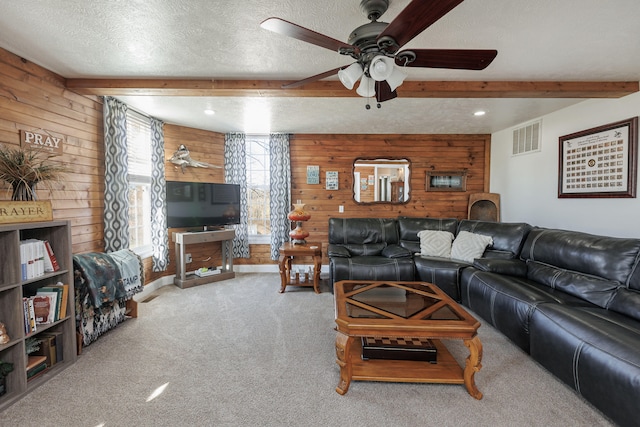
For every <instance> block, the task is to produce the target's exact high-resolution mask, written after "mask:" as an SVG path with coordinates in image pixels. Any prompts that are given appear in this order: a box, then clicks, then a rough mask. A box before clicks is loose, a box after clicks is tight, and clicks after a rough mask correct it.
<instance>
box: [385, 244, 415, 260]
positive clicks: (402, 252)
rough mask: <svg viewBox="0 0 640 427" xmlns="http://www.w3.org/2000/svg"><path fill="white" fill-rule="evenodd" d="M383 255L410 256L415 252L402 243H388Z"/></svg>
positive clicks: (393, 256)
mask: <svg viewBox="0 0 640 427" xmlns="http://www.w3.org/2000/svg"><path fill="white" fill-rule="evenodd" d="M381 255H382V256H383V257H386V258H410V257H411V256H412V255H413V254H412V253H411V251H409V250H408V249H405V248H403V247H402V246H400V245H387V246H386V247H385V248H384V249H383V250H382V253H381Z"/></svg>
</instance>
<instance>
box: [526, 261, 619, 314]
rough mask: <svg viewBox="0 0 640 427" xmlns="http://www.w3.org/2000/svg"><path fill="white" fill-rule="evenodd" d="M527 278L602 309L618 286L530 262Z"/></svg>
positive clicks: (528, 263) (591, 277)
mask: <svg viewBox="0 0 640 427" xmlns="http://www.w3.org/2000/svg"><path fill="white" fill-rule="evenodd" d="M527 277H528V278H529V279H530V280H533V281H535V282H537V283H540V284H543V285H545V286H549V287H550V288H553V289H558V290H560V291H562V292H566V293H567V294H569V295H573V296H574V297H578V298H582V299H584V300H586V301H589V302H590V303H592V304H595V305H597V306H599V307H602V308H606V307H607V305H608V304H609V302H610V301H611V299H612V298H613V296H614V294H615V292H616V290H617V289H618V287H619V286H620V283H618V282H613V281H611V280H605V279H602V278H600V277H596V276H591V275H589V274H583V273H579V272H575V271H568V270H563V269H559V268H557V267H555V266H552V265H548V264H543V263H541V262H537V261H531V260H529V261H527Z"/></svg>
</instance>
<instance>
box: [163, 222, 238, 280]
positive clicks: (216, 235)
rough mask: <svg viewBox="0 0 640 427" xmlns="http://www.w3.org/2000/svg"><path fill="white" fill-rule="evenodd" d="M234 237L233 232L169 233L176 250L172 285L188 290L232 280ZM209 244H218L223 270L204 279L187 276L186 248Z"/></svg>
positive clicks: (233, 275)
mask: <svg viewBox="0 0 640 427" xmlns="http://www.w3.org/2000/svg"><path fill="white" fill-rule="evenodd" d="M235 236H236V232H235V231H234V230H215V231H199V232H192V233H171V240H172V241H173V242H175V249H176V277H175V279H173V283H174V284H175V285H177V286H179V287H181V288H190V287H192V286H197V285H202V284H205V283H211V282H217V281H219V280H226V279H233V278H234V277H235V276H236V275H235V273H234V272H233V238H234V237H235ZM209 242H220V244H221V246H222V268H223V270H222V271H221V272H220V273H218V274H212V275H211V276H204V277H199V276H196V275H195V274H187V260H186V246H187V245H193V244H197V243H209Z"/></svg>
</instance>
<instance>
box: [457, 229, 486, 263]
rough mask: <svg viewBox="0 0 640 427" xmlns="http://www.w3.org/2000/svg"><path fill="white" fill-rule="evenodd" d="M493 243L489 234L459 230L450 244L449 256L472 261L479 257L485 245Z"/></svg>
mask: <svg viewBox="0 0 640 427" xmlns="http://www.w3.org/2000/svg"><path fill="white" fill-rule="evenodd" d="M492 244H493V239H492V238H491V236H485V235H483V234H476V233H470V232H468V231H461V232H459V233H458V235H457V236H456V238H455V240H454V241H453V244H452V245H451V258H454V259H459V260H461V261H466V262H468V263H473V260H474V259H476V258H480V257H481V256H482V254H483V253H484V251H485V249H487V246H490V245H492Z"/></svg>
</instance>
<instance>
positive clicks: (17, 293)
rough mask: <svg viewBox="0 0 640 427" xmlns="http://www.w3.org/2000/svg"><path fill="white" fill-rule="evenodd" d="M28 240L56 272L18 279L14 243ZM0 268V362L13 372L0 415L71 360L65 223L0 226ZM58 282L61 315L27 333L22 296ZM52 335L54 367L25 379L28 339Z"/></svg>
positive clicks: (73, 343) (71, 303)
mask: <svg viewBox="0 0 640 427" xmlns="http://www.w3.org/2000/svg"><path fill="white" fill-rule="evenodd" d="M28 239H37V240H47V241H48V242H49V243H50V244H51V248H52V250H53V253H54V254H55V257H56V259H57V261H58V264H59V266H60V269H59V270H58V271H55V272H45V273H44V274H42V275H39V276H38V277H34V278H30V279H23V278H22V277H23V273H22V268H21V265H20V242H21V241H25V240H28ZM0 266H1V267H0V322H2V323H4V325H5V327H6V329H7V334H8V335H9V337H10V340H9V342H8V343H6V344H0V360H2V361H5V362H11V363H13V371H12V372H10V373H9V375H8V376H7V379H6V380H7V381H6V388H7V391H6V394H4V395H3V396H0V411H2V410H3V409H5V408H6V407H8V406H9V405H11V404H13V403H14V402H16V401H17V400H19V399H20V398H22V397H23V396H24V395H25V394H27V393H28V392H30V391H31V390H33V389H34V388H36V387H38V386H39V385H42V384H44V383H45V382H47V381H48V380H49V379H51V378H52V377H53V376H55V375H56V374H58V373H59V372H61V371H62V370H63V369H65V368H67V367H69V366H70V365H71V364H73V363H74V362H75V361H76V358H77V354H76V334H75V307H74V289H73V260H72V252H71V226H70V223H69V221H50V222H33V223H25V224H8V225H0ZM58 282H62V283H64V284H67V285H69V288H68V294H67V296H66V304H67V307H66V315H65V316H64V317H61V318H60V319H58V320H55V321H53V322H52V323H47V324H39V325H37V326H36V330H35V331H34V332H29V333H27V331H26V328H25V317H24V308H23V297H30V296H33V295H35V294H36V292H37V290H38V289H39V288H42V287H47V286H54V285H56V284H57V283H58ZM52 335H54V336H56V339H55V343H56V346H58V345H60V346H61V347H62V348H59V349H58V357H57V358H56V363H55V364H53V365H51V366H50V367H48V368H47V369H45V370H44V371H43V372H41V373H39V374H38V375H34V376H33V377H32V378H30V379H29V380H27V364H28V362H29V360H28V357H27V354H26V340H27V339H28V338H30V337H36V338H38V339H43V338H44V337H45V336H52ZM58 359H61V360H58Z"/></svg>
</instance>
